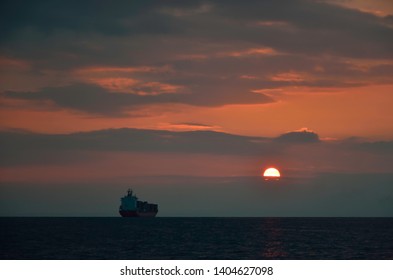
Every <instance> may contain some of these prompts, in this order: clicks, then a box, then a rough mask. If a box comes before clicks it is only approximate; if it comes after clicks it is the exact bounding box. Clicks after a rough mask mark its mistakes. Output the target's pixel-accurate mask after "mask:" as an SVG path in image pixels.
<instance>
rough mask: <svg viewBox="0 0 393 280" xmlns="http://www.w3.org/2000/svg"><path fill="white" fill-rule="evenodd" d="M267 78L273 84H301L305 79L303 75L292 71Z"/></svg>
mask: <svg viewBox="0 0 393 280" xmlns="http://www.w3.org/2000/svg"><path fill="white" fill-rule="evenodd" d="M269 78H270V80H271V81H275V82H303V81H305V80H306V79H307V77H306V75H305V74H304V73H299V72H294V71H290V72H285V73H279V74H276V75H272V76H270V77H269Z"/></svg>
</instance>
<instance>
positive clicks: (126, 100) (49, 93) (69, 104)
mask: <svg viewBox="0 0 393 280" xmlns="http://www.w3.org/2000/svg"><path fill="white" fill-rule="evenodd" d="M100 83H101V84H100V86H96V85H88V84H74V85H70V86H64V87H48V88H44V89H42V90H39V91H38V92H14V91H7V92H5V93H3V94H2V97H3V98H6V99H16V100H30V101H34V102H37V101H40V102H42V106H43V107H44V108H45V107H48V101H49V102H52V103H53V104H54V105H56V106H59V107H60V108H66V109H72V110H78V111H82V112H87V113H91V114H99V115H107V116H119V115H126V114H127V112H128V111H129V110H131V109H137V108H138V106H142V105H150V104H164V103H168V104H171V103H172V104H173V103H176V104H188V105H195V106H221V105H225V104H238V103H245V104H247V103H261V104H264V103H269V102H273V100H272V99H271V98H270V97H267V96H265V95H263V94H258V95H257V94H254V93H251V92H250V93H244V94H243V95H240V94H239V92H237V91H236V89H235V90H233V91H232V92H231V91H227V92H220V93H219V94H216V95H208V94H207V92H203V90H204V89H203V88H201V93H200V94H198V93H195V94H186V93H185V94H180V93H178V92H177V91H178V89H179V87H177V86H173V85H168V84H163V83H156V82H149V83H145V84H141V85H139V86H138V85H137V82H136V81H134V80H128V79H125V80H123V79H120V80H116V79H114V81H112V80H105V79H104V80H101V81H100ZM135 85H136V86H137V87H136V88H134V89H133V92H134V90H136V93H137V94H126V93H124V90H125V89H124V88H120V89H119V87H125V88H127V87H130V88H132V87H133V86H135ZM130 90H131V89H130ZM112 91H114V92H112ZM163 93H165V94H163ZM223 96H226V97H227V98H226V99H223V98H221V97H223Z"/></svg>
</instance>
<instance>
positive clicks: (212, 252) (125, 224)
mask: <svg viewBox="0 0 393 280" xmlns="http://www.w3.org/2000/svg"><path fill="white" fill-rule="evenodd" d="M0 237H1V238H0V244H1V248H0V259H78V260H79V259H393V218H155V219H132V218H131V219H127V218H0Z"/></svg>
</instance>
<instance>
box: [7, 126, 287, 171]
mask: <svg viewBox="0 0 393 280" xmlns="http://www.w3.org/2000/svg"><path fill="white" fill-rule="evenodd" d="M0 135H1V147H2V148H1V150H0V154H1V157H0V158H1V160H0V164H1V165H15V164H30V163H47V162H50V161H51V160H52V161H54V162H63V158H64V162H68V161H69V160H74V161H80V160H81V158H86V154H87V153H88V152H92V151H93V152H94V151H130V152H132V151H134V152H157V153H160V152H173V153H210V154H234V155H255V154H258V153H260V154H265V155H266V154H272V153H275V154H278V153H279V151H278V150H277V149H276V148H274V145H273V146H272V145H269V147H268V146H267V145H266V144H267V143H268V142H269V141H268V139H267V138H262V137H245V136H237V135H232V134H226V133H222V132H214V131H188V132H171V131H164V130H139V129H126V128H125V129H109V130H100V131H92V132H81V133H72V134H63V135H59V134H58V135H48V134H36V133H28V132H25V133H20V132H1V133H0ZM277 148H278V147H277ZM64 155H65V156H64ZM63 156H64V157H63ZM68 159H69V160H68ZM91 160H94V158H92V159H91Z"/></svg>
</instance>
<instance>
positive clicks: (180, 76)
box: [0, 0, 393, 115]
mask: <svg viewBox="0 0 393 280" xmlns="http://www.w3.org/2000/svg"><path fill="white" fill-rule="evenodd" d="M1 5H2V9H1V11H2V16H1V17H0V35H1V36H0V38H1V39H0V40H1V46H0V50H1V52H2V55H3V56H5V57H7V58H10V59H11V58H12V59H19V60H20V61H23V62H26V64H27V65H29V69H28V70H25V72H23V73H24V75H25V76H24V77H25V80H28V79H27V78H26V77H28V75H29V74H30V75H31V77H33V79H37V77H46V76H48V78H47V80H53V77H52V76H50V75H51V74H50V73H56V77H57V78H56V79H60V78H59V77H64V80H61V79H60V80H61V81H58V83H57V85H60V84H61V85H64V84H68V85H69V84H73V85H71V86H67V87H62V88H61V87H57V88H54V87H52V88H43V89H41V90H39V91H38V92H35V93H34V94H33V93H31V94H30V93H24V92H8V93H7V94H6V95H7V96H8V97H10V98H20V99H29V100H50V101H52V102H53V103H54V104H56V105H58V106H60V107H64V108H69V109H75V110H79V111H84V112H88V113H93V114H104V115H121V114H123V113H124V112H125V111H126V110H127V108H130V107H131V108H132V107H133V108H132V109H135V106H143V105H148V104H158V103H178V104H190V105H197V106H221V105H225V104H262V103H268V102H273V101H274V100H273V99H272V98H270V97H268V96H264V95H262V94H255V93H252V92H251V91H253V90H256V89H264V88H265V89H271V88H282V87H286V86H309V87H346V86H352V87H353V86H360V85H364V84H365V83H372V81H371V80H375V81H382V82H385V83H389V82H390V80H391V79H390V76H391V72H392V69H391V68H392V67H391V65H390V64H389V63H385V64H384V63H382V64H381V63H376V64H373V65H372V66H369V67H366V68H364V67H363V68H361V69H360V68H359V67H358V66H356V65H353V64H351V63H348V62H347V58H360V59H362V58H367V59H376V58H378V59H380V60H383V59H391V58H392V52H391V49H393V40H392V39H391V38H393V29H392V28H390V27H389V25H388V24H390V19H389V17H386V18H381V17H377V16H374V15H372V14H367V13H364V12H360V11H357V10H351V9H348V8H344V7H340V6H337V5H331V4H328V3H324V2H321V1H307V0H295V1H292V0H291V1H289V0H283V1H257V0H253V1H243V2H242V1H225V3H224V2H222V1H202V0H201V1H191V2H190V1H116V2H111V3H108V2H101V1H98V2H97V1H84V2H83V3H80V2H78V1H60V0H58V1H34V3H32V2H30V1H2V3H1ZM258 50H259V52H258ZM263 50H265V51H266V52H265V53H264V52H263ZM94 66H97V67H103V66H107V67H144V66H148V67H166V66H170V67H171V71H168V72H165V73H163V72H155V73H153V72H149V73H146V72H143V73H123V76H122V78H128V79H130V80H131V79H136V80H138V82H139V83H138V84H137V85H133V86H132V87H131V88H129V89H128V90H129V91H133V92H138V91H146V92H147V93H151V91H154V90H156V89H155V87H160V86H161V87H162V86H165V85H170V86H175V87H176V86H178V87H181V89H177V90H176V91H175V90H174V92H173V93H172V92H170V91H168V89H166V92H165V94H159V95H154V96H137V95H124V94H118V93H116V92H114V91H113V90H111V93H108V92H106V91H105V90H103V89H101V88H99V87H95V86H90V85H84V84H78V83H81V82H82V83H86V82H87V83H90V84H95V85H97V84H98V85H100V84H99V81H98V78H99V77H91V76H90V77H89V78H90V81H89V80H88V79H87V78H86V77H83V76H80V75H78V73H79V72H78V70H80V69H84V68H85V67H94ZM316 69H317V70H316ZM318 69H319V70H318ZM288 72H294V73H295V74H297V75H301V77H300V78H299V79H295V80H290V79H289V80H288V79H287V80H283V79H281V80H277V79H276V80H274V79H272V77H274V76H275V75H283V73H284V74H285V73H288ZM90 74H91V75H92V73H90ZM26 75H27V76H26ZM111 75H112V76H111ZM117 75H118V73H109V74H108V76H106V78H116V77H117ZM247 76H248V77H254V78H253V79H241V77H247ZM101 78H102V77H101ZM44 80H45V79H44ZM348 81H350V82H348ZM48 83H49V82H48ZM50 84H51V85H53V84H56V81H54V82H53V81H52V82H51V83H50ZM27 86H28V85H26V87H27ZM101 86H102V84H101ZM32 88H34V89H35V90H37V88H36V87H34V86H32ZM104 88H105V87H104ZM149 91H150V92H149Z"/></svg>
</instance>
